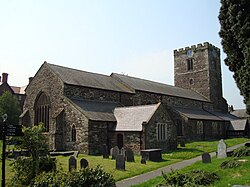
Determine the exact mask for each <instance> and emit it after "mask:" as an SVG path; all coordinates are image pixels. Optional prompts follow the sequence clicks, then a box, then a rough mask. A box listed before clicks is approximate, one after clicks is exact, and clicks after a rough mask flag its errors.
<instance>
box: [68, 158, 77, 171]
mask: <svg viewBox="0 0 250 187" xmlns="http://www.w3.org/2000/svg"><path fill="white" fill-rule="evenodd" d="M76 163H77V160H76V158H75V157H74V156H71V157H70V158H69V171H72V170H74V169H76Z"/></svg>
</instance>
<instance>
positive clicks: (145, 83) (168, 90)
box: [111, 73, 208, 102]
mask: <svg viewBox="0 0 250 187" xmlns="http://www.w3.org/2000/svg"><path fill="white" fill-rule="evenodd" d="M111 77H113V78H115V79H117V80H119V81H120V82H122V83H124V84H126V85H127V86H128V87H131V88H133V89H134V90H138V91H146V92H151V93H157V94H163V95H170V96H175V97H182V98H188V99H194V100H199V101H205V102H208V100H207V99H206V98H204V97H203V96H202V95H200V94H198V93H197V92H195V91H193V90H190V89H184V88H179V87H176V86H171V85H167V84H163V83H158V82H154V81H149V80H145V79H140V78H135V77H130V76H127V75H120V74H117V73H112V74H111Z"/></svg>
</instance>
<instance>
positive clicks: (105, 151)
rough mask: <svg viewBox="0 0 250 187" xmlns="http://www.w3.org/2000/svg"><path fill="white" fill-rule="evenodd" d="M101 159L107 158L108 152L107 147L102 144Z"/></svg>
mask: <svg viewBox="0 0 250 187" xmlns="http://www.w3.org/2000/svg"><path fill="white" fill-rule="evenodd" d="M102 157H103V158H109V151H108V147H107V145H106V144H103V146H102Z"/></svg>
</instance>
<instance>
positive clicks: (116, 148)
mask: <svg viewBox="0 0 250 187" xmlns="http://www.w3.org/2000/svg"><path fill="white" fill-rule="evenodd" d="M119 152H120V150H119V148H118V147H117V146H115V147H113V148H112V150H111V156H112V159H113V160H115V159H116V157H117V155H119Z"/></svg>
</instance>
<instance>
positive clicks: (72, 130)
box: [71, 125, 76, 142]
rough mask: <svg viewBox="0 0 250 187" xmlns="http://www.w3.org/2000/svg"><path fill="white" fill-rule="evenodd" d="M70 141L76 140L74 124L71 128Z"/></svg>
mask: <svg viewBox="0 0 250 187" xmlns="http://www.w3.org/2000/svg"><path fill="white" fill-rule="evenodd" d="M71 141H72V142H76V126H75V125H73V126H72V129H71Z"/></svg>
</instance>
